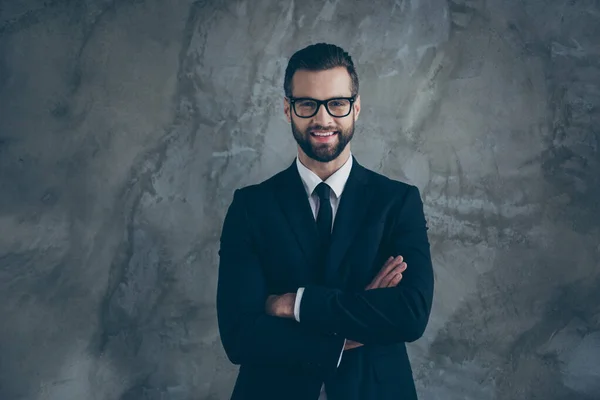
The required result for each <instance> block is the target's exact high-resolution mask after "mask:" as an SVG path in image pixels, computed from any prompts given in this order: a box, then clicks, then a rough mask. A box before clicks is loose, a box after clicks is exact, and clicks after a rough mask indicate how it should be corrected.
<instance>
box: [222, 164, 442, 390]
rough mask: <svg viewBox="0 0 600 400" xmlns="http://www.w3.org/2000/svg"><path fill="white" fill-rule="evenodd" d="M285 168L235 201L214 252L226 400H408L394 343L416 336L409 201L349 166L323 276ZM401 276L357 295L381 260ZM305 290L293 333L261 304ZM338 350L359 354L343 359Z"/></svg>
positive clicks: (426, 298)
mask: <svg viewBox="0 0 600 400" xmlns="http://www.w3.org/2000/svg"><path fill="white" fill-rule="evenodd" d="M317 238H318V234H317V226H316V222H315V219H314V217H313V214H312V211H311V209H310V204H309V202H308V198H307V194H306V191H305V190H304V187H303V185H302V181H301V179H300V175H299V173H298V170H297V167H296V165H295V162H294V163H292V165H290V167H289V168H287V169H286V170H284V171H282V172H280V173H278V174H277V175H275V176H273V177H271V178H270V179H268V180H266V181H264V182H262V183H261V184H258V185H252V186H248V187H245V188H242V189H238V190H236V191H235V193H234V196H233V201H232V203H231V205H230V206H229V209H228V211H227V215H226V217H225V221H224V224H223V231H222V234H221V244H220V250H219V255H220V262H219V277H218V288H217V315H218V321H219V330H220V335H221V341H222V343H223V347H224V349H225V352H226V354H227V356H228V358H229V359H230V361H231V362H232V363H234V364H238V365H240V370H239V374H238V377H237V381H236V384H235V387H234V390H233V394H232V397H231V398H232V399H235V400H241V399H249V400H255V399H256V400H270V399H273V400H275V399H276V400H283V399H285V400H290V399H302V400H316V399H317V398H318V397H319V392H320V388H321V385H322V384H323V383H325V388H326V390H327V395H328V399H329V400H359V399H360V400H363V399H377V400H386V399H403V400H412V399H416V398H417V395H416V392H415V386H414V382H413V376H412V371H411V367H410V363H409V359H408V356H407V353H406V348H405V342H412V341H414V340H416V339H418V338H419V337H420V336H421V335H422V334H423V331H424V330H425V327H426V325H427V322H428V319H429V314H430V310H431V302H432V298H433V271H432V265H431V256H430V250H429V241H428V238H427V226H426V222H425V217H424V214H423V204H422V202H421V198H420V195H419V190H418V189H417V188H416V187H415V186H412V185H408V184H405V183H402V182H399V181H395V180H392V179H389V178H387V177H385V176H383V175H380V174H378V173H375V172H374V171H371V170H368V169H366V168H365V167H363V166H361V165H360V164H359V163H358V162H357V161H356V159H355V158H354V159H353V165H352V170H351V172H350V176H349V178H348V181H347V183H346V186H345V188H344V192H343V195H342V197H341V200H340V204H339V208H338V211H337V214H336V219H335V222H334V226H333V232H332V239H331V240H332V241H331V246H330V251H329V254H328V256H327V261H326V262H325V265H323V264H322V263H319V261H318V247H319V246H318V242H317ZM397 255H402V256H403V257H404V260H405V261H406V263H407V264H408V268H407V270H406V271H405V273H404V274H403V279H402V281H401V282H400V284H399V285H398V286H396V287H394V288H383V289H374V290H367V291H365V290H364V288H365V287H366V286H367V285H368V284H369V282H370V281H371V280H372V278H373V277H374V276H375V275H376V274H377V272H378V271H379V270H380V269H381V267H382V266H383V264H384V263H385V261H386V259H387V258H388V257H390V256H397ZM298 287H305V288H306V289H305V291H304V295H303V298H302V302H301V306H300V322H299V323H298V322H296V321H295V320H294V319H285V318H277V317H272V316H269V315H267V314H266V313H265V301H266V298H267V296H269V295H271V294H283V293H290V292H296V290H297V289H298ZM344 338H348V339H352V340H355V341H358V342H360V343H363V344H364V346H361V347H358V348H356V349H353V350H348V351H345V352H344V355H343V357H342V361H341V364H340V365H339V367H337V363H338V358H339V355H340V351H341V349H342V347H343V344H344Z"/></svg>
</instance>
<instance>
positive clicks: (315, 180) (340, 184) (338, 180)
mask: <svg viewBox="0 0 600 400" xmlns="http://www.w3.org/2000/svg"><path fill="white" fill-rule="evenodd" d="M296 166H297V167H298V172H299V173H300V178H301V179H302V183H303V184H304V189H305V190H306V195H307V196H308V202H309V203H310V208H311V210H312V212H313V217H314V218H315V220H316V219H317V215H318V212H319V196H318V195H317V193H313V192H314V190H315V188H316V187H317V185H318V184H319V183H321V182H323V181H322V180H321V178H319V176H318V175H317V174H315V173H314V172H312V171H311V170H310V169H308V168H307V167H306V166H305V165H304V164H302V162H301V161H300V158H299V157H296ZM351 169H352V153H350V157H348V160H347V161H346V162H345V163H344V165H342V166H341V167H340V168H339V169H338V170H337V171H335V172H334V173H333V175H331V176H330V177H329V178H327V180H325V183H326V184H327V185H329V187H330V188H331V191H330V193H331V195H330V196H329V201H330V203H331V211H332V218H331V229H332V230H333V223H334V221H335V215H336V213H337V209H338V206H339V204H340V198H341V197H342V192H343V191H344V187H345V186H346V182H347V181H348V176H350V170H351ZM303 294H304V288H303V287H301V288H298V292H297V293H296V302H295V303H294V318H296V321H298V322H300V302H301V301H302V295H303ZM345 344H346V342H345V341H344V345H345ZM342 354H344V348H343V347H342V351H341V352H340V358H339V360H338V366H339V365H340V362H341V361H342ZM326 399H327V394H326V393H325V385H323V386H321V395H320V396H319V400H326Z"/></svg>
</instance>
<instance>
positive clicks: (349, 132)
mask: <svg viewBox="0 0 600 400" xmlns="http://www.w3.org/2000/svg"><path fill="white" fill-rule="evenodd" d="M292 87H293V89H292V90H293V97H295V98H299V97H310V98H313V99H317V100H326V99H331V98H334V97H350V96H351V95H352V93H351V91H350V87H351V79H350V75H349V74H348V71H347V70H346V68H344V67H338V68H332V69H328V70H325V71H306V70H298V71H296V73H295V74H294V77H293V78H292ZM284 111H285V114H286V116H287V119H288V122H290V123H291V125H292V134H293V135H294V139H296V142H297V143H298V146H299V147H300V149H301V150H302V151H303V152H304V153H305V154H306V155H307V156H308V157H309V158H312V159H313V160H316V161H319V162H330V161H333V160H335V159H336V158H337V157H338V156H339V155H340V154H341V153H342V152H343V151H344V149H345V148H346V146H347V144H348V143H349V142H350V140H352V137H353V136H354V122H355V121H356V119H357V118H358V114H359V113H360V97H357V99H356V101H355V102H354V104H353V105H352V111H351V112H350V114H349V115H347V116H346V117H341V118H338V117H332V116H331V115H329V113H328V112H327V110H326V109H325V106H324V105H321V106H320V107H319V111H318V112H317V114H315V115H314V116H312V117H310V118H300V117H298V116H297V115H296V114H295V113H294V110H293V109H292V106H291V104H290V103H289V101H288V100H287V99H285V103H284ZM326 132H334V134H333V135H331V136H326V137H323V136H321V137H319V136H318V135H317V134H319V133H326Z"/></svg>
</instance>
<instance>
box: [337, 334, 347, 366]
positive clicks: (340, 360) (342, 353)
mask: <svg viewBox="0 0 600 400" xmlns="http://www.w3.org/2000/svg"><path fill="white" fill-rule="evenodd" d="M344 347H346V339H344V345H343V346H342V352H341V353H340V359H339V360H338V365H337V366H338V367H339V366H340V363H341V362H342V356H343V355H344Z"/></svg>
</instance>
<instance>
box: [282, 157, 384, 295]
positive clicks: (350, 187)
mask: <svg viewBox="0 0 600 400" xmlns="http://www.w3.org/2000/svg"><path fill="white" fill-rule="evenodd" d="M295 163H296V161H295V160H294V162H293V163H292V165H291V166H290V167H288V168H287V169H286V170H284V171H283V173H282V174H281V175H280V176H279V178H280V179H279V182H278V184H277V188H276V196H277V199H278V201H279V205H280V206H281V209H282V210H283V213H284V214H285V216H286V218H287V220H288V222H289V224H290V227H291V229H292V230H293V232H294V235H295V236H296V239H297V241H298V243H299V245H300V247H301V248H302V251H303V253H304V254H305V255H306V261H307V263H308V265H310V266H313V265H315V263H317V262H318V259H317V256H318V249H319V243H318V237H319V234H318V231H317V224H316V222H315V219H314V216H313V214H312V210H311V208H310V203H309V202H308V196H307V193H306V190H305V189H304V185H303V183H302V179H301V178H300V174H299V173H298V168H297V166H296V164H295ZM352 163H353V164H352V169H351V170H350V175H349V176H348V181H347V182H346V186H345V187H344V192H343V193H342V197H341V199H340V204H339V206H338V210H337V213H336V216H335V221H334V224H333V232H332V237H331V245H330V247H329V252H328V254H327V258H326V262H325V271H322V272H324V276H325V282H326V283H334V282H337V280H338V279H337V275H338V270H339V267H340V265H341V263H342V261H343V258H344V256H345V254H346V252H347V251H348V248H349V246H350V244H351V243H352V241H353V239H354V237H355V236H356V234H357V233H358V230H359V228H360V227H361V226H362V224H363V223H364V219H365V217H366V215H367V211H368V210H369V204H370V202H371V200H372V197H373V191H372V190H367V186H368V183H369V180H368V174H367V171H366V169H365V168H364V167H363V166H362V165H360V164H359V163H358V162H357V161H356V158H354V156H353V159H352Z"/></svg>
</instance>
